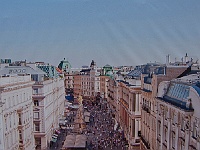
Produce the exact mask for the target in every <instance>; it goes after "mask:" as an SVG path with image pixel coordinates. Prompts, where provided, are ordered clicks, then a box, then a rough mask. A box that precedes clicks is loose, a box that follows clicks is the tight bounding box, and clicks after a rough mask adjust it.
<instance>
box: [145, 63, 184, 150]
mask: <svg viewBox="0 0 200 150" xmlns="http://www.w3.org/2000/svg"><path fill="white" fill-rule="evenodd" d="M149 67H150V68H149ZM146 70H148V71H146V72H144V73H143V74H142V78H141V84H142V85H141V88H142V117H141V118H142V121H141V122H142V124H141V148H142V149H151V150H155V149H156V142H155V141H156V128H155V126H156V110H157V108H156V101H155V97H156V95H157V90H158V84H159V83H160V82H161V81H168V80H171V79H173V78H176V77H178V76H179V75H181V74H182V73H183V72H184V71H185V70H187V66H163V65H161V66H158V65H155V66H153V68H152V66H148V68H146Z"/></svg>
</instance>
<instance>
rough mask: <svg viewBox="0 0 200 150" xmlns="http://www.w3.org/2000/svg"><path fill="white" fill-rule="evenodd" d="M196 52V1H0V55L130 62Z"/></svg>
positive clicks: (199, 27)
mask: <svg viewBox="0 0 200 150" xmlns="http://www.w3.org/2000/svg"><path fill="white" fill-rule="evenodd" d="M199 50H200V1H199V0H1V1H0V58H1V59H5V58H10V59H12V61H18V60H27V61H28V62H29V61H30V62H35V61H43V62H46V63H50V64H52V65H55V66H57V65H58V64H59V62H60V61H61V60H63V59H64V58H66V59H67V60H68V61H69V62H70V63H71V65H72V67H81V66H83V65H89V64H90V63H91V61H92V60H94V61H95V62H96V64H97V66H104V65H106V64H110V65H112V66H120V65H133V66H134V65H140V64H145V63H148V62H160V63H165V62H166V55H168V54H169V55H170V56H171V61H174V60H175V59H176V60H181V58H182V57H183V56H185V54H186V53H187V54H188V55H189V56H190V57H192V58H193V59H194V60H197V59H199V58H200V52H199Z"/></svg>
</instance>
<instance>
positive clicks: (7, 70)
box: [0, 66, 46, 75]
mask: <svg viewBox="0 0 200 150" xmlns="http://www.w3.org/2000/svg"><path fill="white" fill-rule="evenodd" d="M9 74H12V75H14V74H46V73H45V72H44V71H42V70H41V69H39V68H37V67H36V68H35V69H33V68H31V67H30V66H6V67H4V68H2V70H0V75H9Z"/></svg>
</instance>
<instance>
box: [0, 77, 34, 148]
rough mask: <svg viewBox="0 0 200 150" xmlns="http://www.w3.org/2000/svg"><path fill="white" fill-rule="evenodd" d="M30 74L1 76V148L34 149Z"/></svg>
mask: <svg viewBox="0 0 200 150" xmlns="http://www.w3.org/2000/svg"><path fill="white" fill-rule="evenodd" d="M33 84H34V82H33V81H31V76H30V75H22V76H10V75H7V76H4V77H3V76H0V150H9V149H10V150H11V149H12V150H33V149H35V141H34V136H33V102H32V85H33Z"/></svg>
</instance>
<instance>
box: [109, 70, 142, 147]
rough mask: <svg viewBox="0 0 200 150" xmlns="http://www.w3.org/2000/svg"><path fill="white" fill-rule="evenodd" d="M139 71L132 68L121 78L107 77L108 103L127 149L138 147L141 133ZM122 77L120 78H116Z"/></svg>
mask: <svg viewBox="0 0 200 150" xmlns="http://www.w3.org/2000/svg"><path fill="white" fill-rule="evenodd" d="M140 75H141V71H138V69H136V70H133V71H132V72H130V73H129V74H127V75H126V76H124V77H123V78H122V76H121V77H117V76H116V75H113V76H111V77H110V78H109V82H108V83H109V84H108V104H109V106H110V109H111V110H112V113H113V115H114V117H115V118H114V119H115V120H116V121H117V124H118V125H119V127H118V128H117V130H118V129H119V128H121V129H119V130H121V131H122V132H123V133H124V137H125V139H124V140H125V143H126V146H127V147H128V149H130V150H131V149H139V147H140V134H141V109H140V108H141V106H140V105H141V104H140V103H141V81H140ZM119 76H120V74H119ZM118 79H122V80H118Z"/></svg>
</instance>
